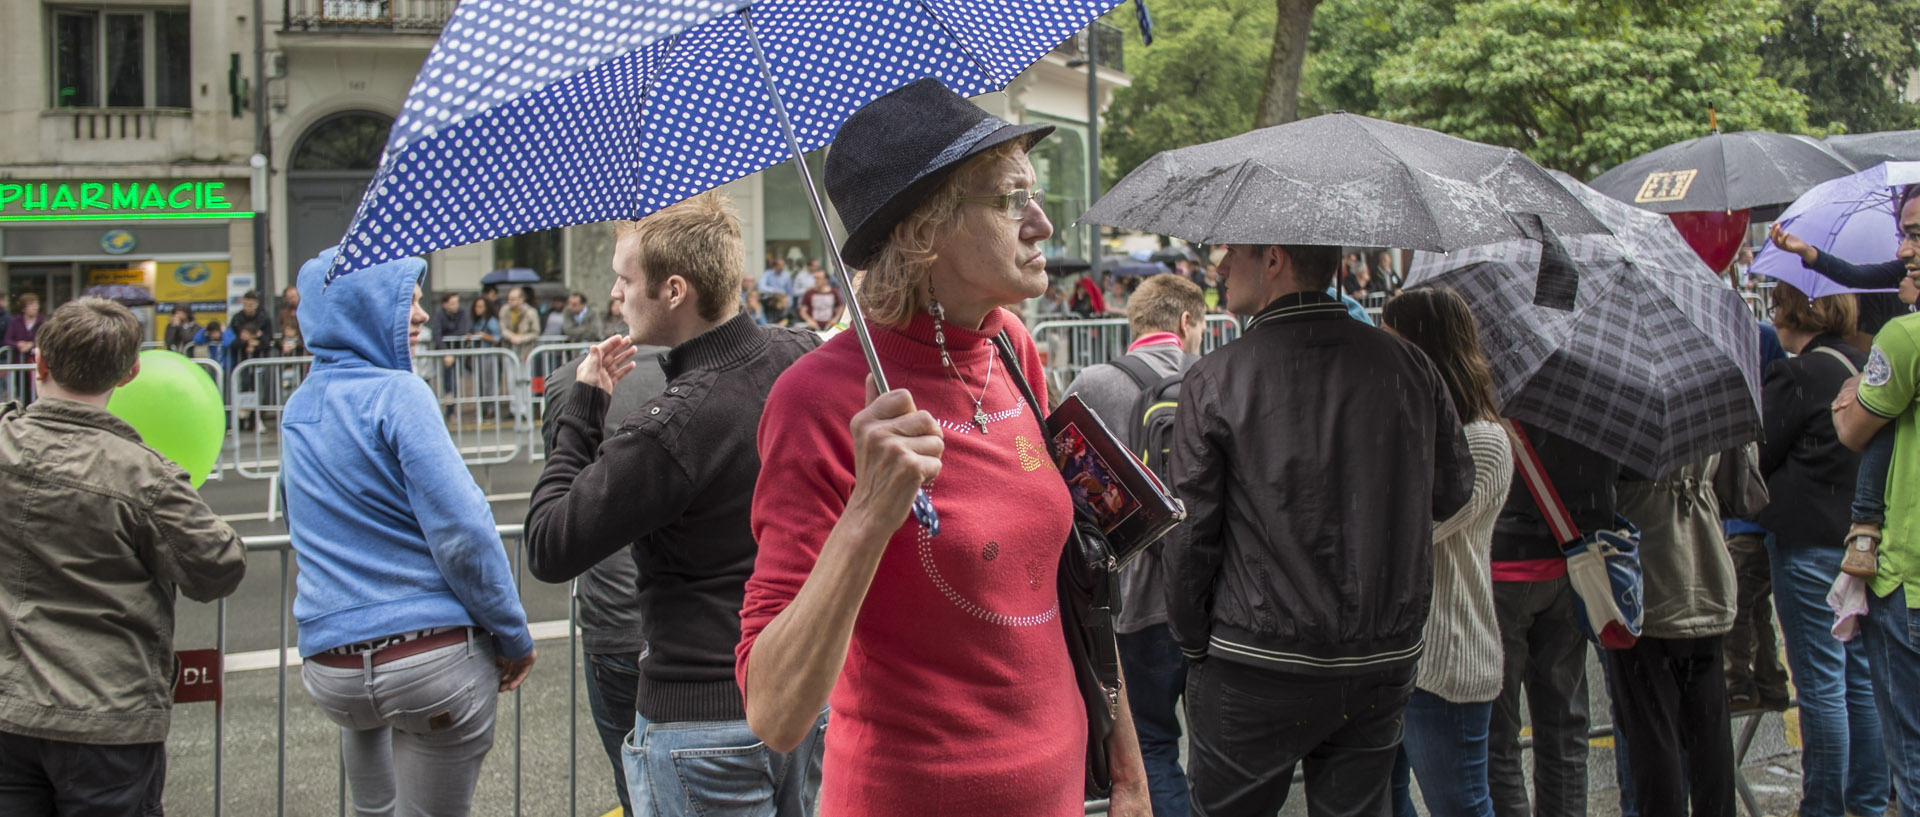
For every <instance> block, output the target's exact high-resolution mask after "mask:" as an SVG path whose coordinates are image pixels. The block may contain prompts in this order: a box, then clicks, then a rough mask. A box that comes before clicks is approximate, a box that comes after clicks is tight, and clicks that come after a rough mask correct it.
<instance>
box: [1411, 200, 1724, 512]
mask: <svg viewBox="0 0 1920 817" xmlns="http://www.w3.org/2000/svg"><path fill="white" fill-rule="evenodd" d="M1556 177H1557V178H1559V180H1560V182H1561V183H1562V184H1563V185H1565V186H1566V187H1567V188H1568V189H1569V190H1570V191H1572V192H1573V194H1574V195H1575V196H1577V197H1578V198H1580V199H1581V201H1582V202H1584V203H1585V204H1586V206H1587V207H1588V208H1589V209H1591V211H1592V212H1593V213H1594V214H1595V215H1597V216H1599V217H1600V220H1601V221H1602V222H1604V223H1605V224H1606V225H1607V227H1608V228H1609V229H1610V230H1612V231H1613V235H1611V236H1608V235H1579V236H1568V237H1565V238H1561V237H1557V236H1553V235H1551V234H1547V235H1545V236H1543V238H1544V242H1535V241H1510V242H1504V243H1500V244H1492V245H1487V246H1483V247H1477V248H1473V249H1469V250H1462V251H1457V252H1453V253H1425V252H1422V253H1416V254H1415V255H1414V262H1413V266H1412V269H1411V270H1410V271H1409V272H1408V281H1407V285H1408V286H1410V287H1413V286H1444V287H1449V288H1452V289H1453V290H1454V291H1456V292H1459V293H1460V294H1461V296H1463V297H1465V298H1466V299H1467V303H1468V304H1469V305H1471V306H1472V308H1473V314H1474V317H1475V318H1476V319H1477V321H1478V322H1479V328H1480V340H1481V343H1482V344H1483V345H1484V346H1485V347H1486V351H1487V355H1488V358H1489V362H1490V363H1491V364H1492V367H1493V378H1494V388H1495V390H1496V392H1497V393H1498V394H1497V396H1498V398H1499V400H1500V405H1501V410H1502V412H1504V413H1505V414H1506V415H1507V416H1509V417H1512V418H1514V419H1518V420H1523V421H1526V422H1529V423H1533V424H1536V425H1539V426H1540V427H1542V428H1545V429H1547V430H1549V431H1553V432H1555V433H1557V434H1560V435H1562V436H1565V437H1567V438H1569V439H1572V440H1574V441H1575V442H1578V443H1580V444H1582V445H1585V446H1587V447H1588V448H1591V449H1593V450H1595V451H1598V452H1600V453H1602V454H1605V455H1607V456H1609V457H1612V458H1614V459H1615V460H1617V461H1619V462H1620V463H1622V464H1624V465H1626V466H1627V467H1629V468H1632V469H1634V470H1637V471H1639V472H1641V473H1643V474H1648V475H1658V474H1664V473H1666V472H1668V471H1670V470H1672V469H1673V468H1675V467H1678V466H1680V465H1684V464H1686V463H1689V462H1693V461H1695V460H1698V459H1701V458H1703V457H1705V456H1707V455H1709V454H1713V453H1717V452H1720V451H1724V450H1727V449H1729V448H1734V447H1736V446H1740V445H1744V444H1746V443H1747V442H1749V441H1751V440H1755V439H1758V437H1759V435H1760V374H1761V373H1760V336H1759V330H1758V328H1757V324H1756V322H1755V320H1754V317H1753V313H1752V312H1750V311H1748V309H1747V307H1746V305H1745V304H1744V303H1743V302H1742V301H1741V299H1740V295H1739V293H1736V292H1734V291H1733V290H1732V289H1730V288H1728V286H1727V285H1726V283H1725V282H1723V281H1720V280H1719V279H1718V278H1716V277H1715V276H1714V274H1713V271H1712V270H1709V269H1707V267H1706V264H1704V263H1702V262H1701V261H1700V257H1699V256H1697V255H1695V254H1694V252H1693V250H1692V249H1690V248H1688V246H1687V243H1686V241H1685V240H1684V239H1682V238H1681V237H1680V233H1679V231H1678V230H1676V229H1674V226H1673V223H1672V222H1671V221H1669V220H1668V219H1666V218H1665V217H1662V216H1658V215H1654V214H1652V213H1648V212H1646V211H1644V210H1640V209H1638V208H1635V207H1632V206H1630V205H1627V204H1623V203H1620V202H1616V201H1613V200H1611V199H1609V198H1607V197H1606V196H1603V195H1601V194H1600V193H1599V192H1598V191H1595V190H1593V189H1592V188H1589V187H1587V186H1585V185H1583V184H1580V183H1579V182H1577V181H1574V180H1572V179H1571V178H1566V177H1561V176H1558V174H1556ZM1543 259H1544V261H1543ZM1569 296H1571V297H1569Z"/></svg>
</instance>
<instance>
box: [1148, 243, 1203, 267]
mask: <svg viewBox="0 0 1920 817" xmlns="http://www.w3.org/2000/svg"><path fill="white" fill-rule="evenodd" d="M1147 260H1148V261H1154V262H1157V263H1161V264H1171V263H1174V262H1176V261H1198V260H1200V259H1199V258H1198V257H1197V256H1195V255H1194V254H1193V250H1190V249H1187V248H1186V247H1162V248H1161V249H1160V250H1159V251H1157V252H1155V253H1154V254H1152V255H1149V256H1147Z"/></svg>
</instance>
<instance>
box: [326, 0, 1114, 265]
mask: <svg viewBox="0 0 1920 817" xmlns="http://www.w3.org/2000/svg"><path fill="white" fill-rule="evenodd" d="M1118 3H1119V0H765V2H761V3H757V4H754V5H752V6H751V8H750V10H749V11H748V12H746V13H748V14H751V16H752V22H753V29H754V32H755V34H757V35H758V38H759V41H760V44H761V47H762V48H763V49H764V51H765V53H766V56H767V63H768V66H769V68H770V69H771V71H772V73H773V79H774V82H775V83H776V84H777V86H778V87H779V89H780V94H781V99H782V100H783V101H784V102H785V103H786V106H787V112H788V114H789V116H791V117H792V119H793V123H794V130H795V136H796V137H797V139H798V141H799V143H800V148H801V149H802V150H813V149H815V148H818V147H821V146H822V145H825V144H827V143H828V142H830V141H832V139H833V135H834V134H835V133H836V132H837V131H838V130H839V128H840V123H842V122H844V121H845V120H846V118H847V117H848V116H849V115H851V114H852V113H853V112H854V111H855V110H856V109H858V108H859V107H860V106H861V105H864V104H866V103H867V102H870V101H872V100H873V99H875V98H877V97H879V96H881V95H882V94H885V93H887V92H889V91H891V90H893V89H895V88H898V87H899V86H901V85H904V84H906V83H908V82H911V81H913V80H915V79H919V78H920V77H924V76H935V77H939V78H940V79H941V80H942V81H943V82H945V83H946V84H947V86H948V87H949V88H952V89H953V90H954V91H956V92H958V93H961V94H964V95H975V94H982V93H986V92H988V91H993V90H997V89H999V88H1002V87H1004V86H1005V85H1006V83H1007V82H1009V81H1010V80H1012V79H1013V78H1014V77H1015V76H1017V75H1018V74H1019V73H1020V72H1021V71H1023V70H1025V69H1026V67H1027V66H1029V65H1031V64H1033V62H1034V61H1036V60H1038V59H1039V58H1040V57H1041V56H1043V55H1045V54H1046V53H1047V52H1048V51H1049V50H1051V49H1052V48H1053V47H1054V46H1055V45H1056V44H1058V43H1059V42H1060V41H1062V40H1064V39H1066V38H1067V37H1068V36H1071V35H1072V34H1073V33H1074V32H1076V31H1078V30H1080V29H1081V28H1082V27H1084V26H1086V24H1087V23H1088V22H1090V21H1091V20H1093V19H1094V18H1095V17H1097V16H1098V15H1100V14H1101V13H1102V12H1105V11H1106V10H1107V9H1109V8H1111V7H1113V6H1115V5H1118ZM745 5H746V4H744V3H741V2H739V0H647V2H634V1H633V0H545V1H544V2H542V1H541V0H465V2H462V3H461V4H460V5H459V7H458V8H457V10H456V11H455V12H454V17H453V19H452V20H451V21H450V22H449V23H448V25H447V29H446V32H445V33H444V34H443V35H442V36H441V38H440V41H439V42H438V43H437V44H436V45H435V46H434V49H433V53H432V54H431V55H430V56H429V57H428V58H427V63H426V65H425V66H424V67H423V68H422V69H421V71H420V75H419V76H418V77H417V78H416V79H415V80H414V85H413V90H412V91H411V92H410V93H408V95H407V101H406V104H405V106H404V108H403V110H402V111H401V114H400V118H399V120H398V121H397V122H395V123H394V126H393V132H392V134H391V136H390V137H389V138H388V141H387V147H386V151H385V153H384V154H383V155H382V157H381V162H380V169H379V171H378V172H377V173H376V174H375V176H374V180H373V184H372V185H370V186H369V187H368V190H367V194H366V196H365V197H364V198H363V199H362V200H361V202H360V208H359V211H358V212H357V213H356V214H355V215H354V219H353V224H352V226H351V227H349V228H348V230H347V235H346V236H345V237H344V238H343V240H342V245H341V250H340V253H339V255H338V256H337V257H336V261H335V268H334V270H333V273H332V274H334V275H339V274H343V273H345V272H348V271H351V270H355V269H363V268H366V267H368V266H371V265H373V264H377V263H381V262H383V261H389V260H392V259H395V258H400V257H404V256H408V255H418V254H421V253H424V252H429V251H432V250H436V249H443V248H446V247H454V246H459V245H462V244H468V243H472V242H475V241H481V240H485V239H489V238H499V237H501V236H509V235H519V234H521V233H527V232H532V231H535V230H544V229H550V228H553V227H561V226H566V225H571V224H583V223H587V222H594V221H605V220H608V219H615V218H638V217H640V216H643V215H646V214H647V213H651V212H653V211H655V210H658V209H660V208H662V207H665V206H667V205H669V204H672V203H674V202H676V201H680V200H681V199H684V198H686V197H688V196H691V195H694V194H696V193H699V192H701V191H704V190H708V189H711V188H714V187H717V186H719V185H721V184H725V183H727V182H730V181H733V180H735V179H738V178H740V177H742V176H746V175H748V174H751V173H753V172H755V171H758V170H762V169H764V168H767V167H770V166H772V165H774V164H777V163H779V162H782V161H785V160H787V159H788V158H790V155H791V154H790V151H789V149H788V147H787V143H786V140H785V137H784V136H782V134H781V131H780V123H779V120H778V118H777V117H776V116H775V114H774V111H773V107H772V103H771V100H770V97H769V96H768V94H767V89H766V84H765V80H764V79H763V77H762V76H761V74H760V70H759V67H758V65H757V64H756V63H755V61H754V58H753V49H752V46H751V44H750V42H749V40H748V35H747V27H746V24H745V23H744V22H743V21H742V19H741V17H740V14H738V13H734V12H737V11H738V10H739V9H740V8H741V7H742V6H745Z"/></svg>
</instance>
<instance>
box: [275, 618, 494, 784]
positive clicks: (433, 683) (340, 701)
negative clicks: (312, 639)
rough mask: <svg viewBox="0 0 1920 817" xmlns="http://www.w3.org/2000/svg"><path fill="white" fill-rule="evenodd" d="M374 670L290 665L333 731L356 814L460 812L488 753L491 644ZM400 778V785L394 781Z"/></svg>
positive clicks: (483, 638)
mask: <svg viewBox="0 0 1920 817" xmlns="http://www.w3.org/2000/svg"><path fill="white" fill-rule="evenodd" d="M475 633H476V634H475V635H474V636H472V637H470V638H468V639H467V642H466V643H464V644H454V645H451V646H446V647H441V648H440V649H437V650H429V651H427V652H423V653H420V654H419V655H412V656H408V657H406V658H402V659H400V660H397V661H393V662H391V663H387V664H382V665H381V666H378V667H360V668H356V669H341V668H337V667H324V666H321V665H319V664H316V663H313V662H311V661H309V662H307V663H305V664H302V665H301V667H300V676H301V679H302V680H303V681H304V682H305V683H306V687H307V694H309V695H311V696H313V702H314V704H315V705H316V706H318V707H320V711H321V712H324V713H326V716H327V717H328V718H331V719H332V720H333V722H334V723H337V724H339V725H340V755H341V763H342V765H343V766H344V767H345V768H346V771H347V782H348V788H349V789H351V791H352V797H353V809H354V813H355V814H357V815H360V817H389V815H397V817H429V815H435V816H437V815H465V814H466V813H467V811H468V809H469V807H470V806H471V805H472V803H473V787H474V784H475V783H477V782H478V781H479V779H480V764H481V762H482V761H483V760H485V759H486V756H487V750H489V749H492V748H493V707H494V698H495V697H496V696H497V695H498V690H499V687H500V670H499V667H498V666H496V665H495V664H494V660H493V654H494V652H493V639H492V638H491V637H489V636H488V635H486V634H485V633H482V632H478V631H475ZM402 781H404V782H402Z"/></svg>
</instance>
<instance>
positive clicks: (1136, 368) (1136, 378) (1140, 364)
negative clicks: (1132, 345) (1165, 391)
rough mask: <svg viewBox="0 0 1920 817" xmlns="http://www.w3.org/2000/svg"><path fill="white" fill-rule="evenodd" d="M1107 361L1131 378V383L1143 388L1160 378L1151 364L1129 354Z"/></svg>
mask: <svg viewBox="0 0 1920 817" xmlns="http://www.w3.org/2000/svg"><path fill="white" fill-rule="evenodd" d="M1108 362H1110V363H1112V364H1113V366H1114V368H1116V369H1119V370H1120V371H1123V372H1126V373H1127V376H1128V377H1131V378H1133V385H1134V386H1136V387H1138V388H1140V389H1143V390H1144V389H1146V388H1147V387H1148V386H1151V385H1153V383H1154V381H1156V380H1159V379H1160V376H1159V375H1158V374H1155V373H1154V371H1153V367H1152V366H1150V365H1147V362H1146V361H1144V360H1141V359H1140V358H1138V357H1135V356H1133V355H1130V354H1128V355H1121V356H1119V357H1117V358H1114V359H1113V360H1111V361H1108Z"/></svg>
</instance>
